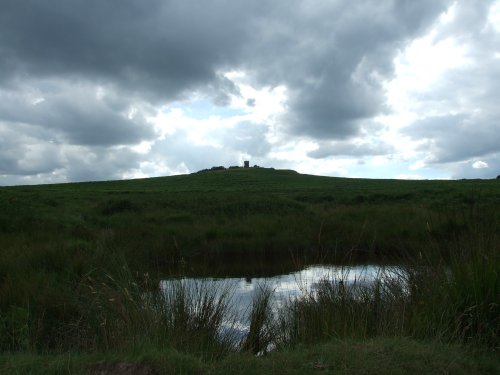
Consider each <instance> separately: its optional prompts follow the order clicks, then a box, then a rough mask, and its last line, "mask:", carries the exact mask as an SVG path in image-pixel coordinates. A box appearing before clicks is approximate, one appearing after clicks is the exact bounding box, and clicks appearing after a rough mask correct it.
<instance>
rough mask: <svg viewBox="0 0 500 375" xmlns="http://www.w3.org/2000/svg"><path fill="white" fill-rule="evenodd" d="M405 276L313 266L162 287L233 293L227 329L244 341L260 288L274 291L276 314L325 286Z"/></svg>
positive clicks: (381, 269)
mask: <svg viewBox="0 0 500 375" xmlns="http://www.w3.org/2000/svg"><path fill="white" fill-rule="evenodd" d="M400 274H401V269H400V268H399V267H398V266H382V265H373V264H372V265H366V264H363V265H350V266H345V265H343V266H338V265H337V266H336V265H309V266H306V267H304V268H303V269H301V270H299V271H295V272H289V273H284V274H280V275H277V276H272V277H249V276H246V277H219V278H215V277H182V278H171V279H166V280H163V281H162V282H161V284H160V286H161V288H162V289H163V290H166V289H167V288H168V287H169V284H171V283H179V282H180V283H181V284H182V285H183V286H185V287H186V290H188V291H189V290H191V291H192V290H199V288H200V287H201V288H208V289H207V290H214V291H217V293H218V295H220V293H222V291H227V290H230V306H231V308H232V314H231V315H232V316H233V317H234V319H232V320H231V321H227V322H226V324H225V329H226V332H227V333H231V334H233V335H235V336H238V337H240V338H243V337H245V335H246V334H247V333H248V330H249V312H250V309H251V305H252V301H253V298H254V296H255V295H256V293H257V292H258V291H259V289H260V288H264V287H267V288H270V289H271V290H272V291H273V293H272V295H271V301H270V302H271V303H270V305H271V308H272V311H274V312H276V311H278V310H279V309H280V308H283V307H284V306H285V305H286V304H287V303H288V302H290V301H293V300H294V299H297V298H301V297H305V296H307V295H310V294H311V293H312V294H314V292H315V289H316V288H317V287H318V286H319V285H320V284H321V283H323V282H328V283H339V282H341V283H342V284H343V285H346V286H349V285H354V284H355V285H370V284H371V283H373V282H374V281H375V280H380V281H384V280H387V279H392V278H397V276H398V275H400Z"/></svg>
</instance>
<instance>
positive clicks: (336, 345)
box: [0, 338, 500, 375]
mask: <svg viewBox="0 0 500 375" xmlns="http://www.w3.org/2000/svg"><path fill="white" fill-rule="evenodd" d="M127 366H128V368H129V369H130V368H133V369H135V370H136V371H137V373H140V372H139V371H143V372H142V373H143V374H148V375H149V374H193V375H198V374H207V375H208V374H210V375H216V374H283V375H285V374H287V375H288V374H289V375H293V374H317V373H326V374H345V375H348V374H457V375H458V374H464V375H465V374H467V375H474V374H492V375H493V374H498V371H499V370H500V366H499V364H498V360H497V359H496V358H495V357H494V356H492V355H489V354H485V353H477V352H474V351H471V350H469V349H464V348H462V347H459V346H456V345H444V344H440V343H437V342H433V341H426V342H421V341H415V340H411V339H408V338H376V339H369V340H364V341H359V340H345V341H339V340H334V341H330V342H327V343H322V344H313V345H307V346H303V345H300V346H297V347H294V348H290V349H286V350H282V351H278V352H273V353H271V354H270V355H268V356H266V357H255V356H253V355H251V354H248V353H236V354H232V355H229V356H227V357H225V358H224V359H222V360H220V361H216V362H206V361H203V360H200V359H199V358H198V357H196V356H193V355H190V354H184V353H179V352H178V351H176V350H173V349H165V350H156V349H151V348H145V349H143V351H141V352H135V353H134V352H125V353H123V352H116V351H115V352H108V353H92V354H88V353H87V354H84V353H65V354H55V355H32V354H29V355H26V354H11V355H5V354H4V355H0V373H2V374H23V375H24V374H33V375H39V374H40V375H41V374H43V375H53V374H68V373H71V374H86V375H88V374H98V373H99V372H98V371H105V370H107V371H113V370H114V371H115V372H114V373H115V374H120V372H119V369H120V368H121V369H124V368H127ZM101 373H106V372H101ZM107 373H113V372H107ZM121 373H122V374H123V373H126V372H125V371H123V370H122V372H121Z"/></svg>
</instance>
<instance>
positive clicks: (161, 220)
mask: <svg viewBox="0 0 500 375" xmlns="http://www.w3.org/2000/svg"><path fill="white" fill-rule="evenodd" d="M498 233H500V185H499V183H498V181H497V180H463V181H396V180H362V179H342V178H327V177H318V176H308V175H299V174H297V173H295V172H293V171H275V170H269V169H253V168H252V169H234V170H224V171H211V172H205V173H198V174H193V175H187V176H174V177H167V178H153V179H144V180H132V181H113V182H98V183H97V182H96V183H79V184H61V185H44V186H20V187H11V188H0V350H2V351H3V352H5V353H6V354H4V355H3V356H1V357H0V361H3V362H5V364H2V362H0V373H1V372H2V371H4V372H6V373H16V372H17V373H26V372H29V371H32V372H33V373H44V372H43V371H45V370H46V372H45V373H63V372H68V369H71V371H72V373H78V371H84V370H82V369H87V370H89V369H90V370H89V371H93V370H92V367H88V366H90V364H91V363H95V362H98V361H99V360H106V361H108V362H113V361H119V360H123V361H132V362H135V363H139V362H141V363H145V366H146V367H147V366H150V370H151V371H153V372H151V373H154V371H156V370H158V371H160V370H162V371H165V372H166V373H168V371H174V370H175V371H178V372H179V373H199V371H200V370H203V371H205V372H207V373H219V372H220V373H231V371H232V372H233V373H259V372H260V373H262V372H274V373H307V372H314V371H318V370H322V371H332V372H336V373H337V372H340V373H342V372H341V371H344V373H346V374H347V373H357V372H362V371H365V372H366V373H374V372H375V373H376V370H378V369H381V366H382V367H383V366H385V367H387V368H388V367H390V368H392V369H393V373H405V371H406V370H408V368H409V370H408V371H410V373H411V372H413V373H420V372H422V371H419V370H420V369H417V367H416V366H417V363H419V362H425V364H424V365H425V366H430V367H428V368H426V367H423V368H424V370H423V372H429V373H432V372H434V373H442V372H446V371H449V372H452V373H474V372H475V373H483V372H488V371H489V372H491V373H495V369H496V370H498V361H490V359H488V358H490V357H488V355H486V354H480V355H479V354H477V353H476V354H474V353H472V352H471V348H475V349H476V350H479V351H480V352H481V353H484V352H491V351H493V352H496V351H497V350H498V338H497V337H498V333H499V332H498V327H499V326H500V322H499V314H500V313H499V300H498V296H499V295H500V285H499V281H498V270H499V268H500V267H499V265H500V263H499V255H498V254H499V252H498V250H499V249H498V246H499V245H498V243H500V241H499V238H498ZM360 254H361V255H362V256H363V257H371V258H372V259H376V260H387V259H390V261H392V262H394V261H397V262H399V263H400V264H403V265H404V266H405V268H404V269H405V272H402V273H401V275H400V277H399V278H398V280H395V281H394V282H393V283H376V284H374V285H372V286H362V285H357V286H356V285H355V286H354V287H350V288H346V287H344V286H343V284H338V283H337V284H335V283H325V284H324V285H323V286H322V287H321V288H320V290H319V291H318V293H317V294H315V295H306V296H304V298H303V299H301V300H299V301H297V302H296V303H293V304H290V305H289V306H286V307H285V308H283V309H282V310H281V312H280V314H279V315H278V316H273V314H270V313H269V306H268V304H269V298H268V296H269V291H266V290H265V289H263V290H262V293H260V295H259V297H258V298H257V299H256V300H255V302H254V309H253V311H252V320H251V321H252V326H251V330H250V332H249V334H248V336H247V337H246V339H245V340H243V341H242V342H237V341H236V338H234V337H230V336H225V337H224V338H221V337H220V335H219V334H218V332H220V330H221V327H222V323H223V322H224V321H225V320H227V319H228V310H227V307H228V306H227V303H228V300H227V298H220V299H218V298H213V297H214V294H213V293H215V292H214V291H210V290H205V289H203V288H200V289H199V290H195V291H194V292H193V291H186V290H185V289H184V288H183V287H182V285H179V286H178V287H174V288H172V289H171V290H169V291H168V293H165V294H163V293H159V291H158V288H157V285H158V278H159V277H160V276H161V275H165V274H177V273H180V274H183V275H188V274H192V273H196V274H203V273H210V274H229V273H233V274H235V275H236V274H238V275H240V276H241V275H243V274H245V273H246V272H248V273H252V274H255V272H256V271H257V272H260V273H261V274H268V275H271V274H275V273H279V272H283V271H287V270H292V269H293V267H295V268H297V267H300V265H301V264H302V263H304V262H306V263H307V262H313V261H316V260H317V259H318V257H321V258H322V259H331V258H336V259H337V260H339V261H342V260H345V259H346V258H350V257H359V256H360ZM250 258H251V259H254V260H257V262H255V263H256V264H258V265H259V266H258V267H257V266H255V267H256V269H251V270H248V269H247V270H242V269H238V268H237V265H238V264H239V263H238V262H236V261H235V260H236V259H245V260H246V259H250ZM292 259H293V260H292ZM224 265H230V267H231V268H227V267H224ZM228 293H230V291H224V292H223V293H222V294H223V295H227V294H228ZM252 327H253V328H252ZM388 337H390V338H388ZM408 337H410V338H411V339H405V338H408ZM339 340H340V341H339ZM372 340H374V341H372ZM414 340H426V341H425V342H428V341H429V340H431V341H432V342H433V343H431V344H425V345H424V344H422V342H423V341H414ZM320 342H324V344H319V343H320ZM438 342H439V343H438ZM269 344H271V345H274V346H276V348H277V350H276V351H274V352H272V353H271V354H269V355H268V356H265V357H264V358H255V357H253V356H252V355H251V353H262V352H265V351H266V349H268V348H269V347H268V345H269ZM427 345H429V346H427ZM449 345H451V346H449ZM454 345H465V347H457V346H454ZM429 348H431V349H429ZM235 352H237V353H235ZM355 352H358V354H359V353H362V355H363V356H366V361H367V363H370V367H366V368H361V369H360V368H358V367H356V366H358V365H359V363H358V362H356V361H354V360H353V359H352V358H353V356H354V354H353V353H355ZM13 353H18V354H15V355H13ZM23 353H25V354H23ZM26 353H31V354H30V355H27V354H26ZM35 353H38V354H40V355H42V354H43V355H42V356H41V357H40V356H37V355H35ZM62 353H66V354H62ZM68 353H70V354H68ZM77 353H80V354H77ZM81 353H88V354H81ZM99 353H100V354H99ZM107 353H109V354H107ZM120 353H122V354H120ZM123 353H125V354H123ZM400 360H401V361H402V362H399V361H400ZM377 361H382V362H383V364H381V363H378V362H377ZM429 361H430V362H429ZM39 363H44V366H40V365H39ZM372 363H373V365H371V364H372ZM377 363H378V364H377ZM421 365H422V364H421ZM2 366H4V367H3V368H2ZM371 366H374V368H371ZM148 368H149V367H148ZM44 369H45V370H44ZM257 370H259V371H257ZM299 370H300V371H299ZM96 371H97V370H96ZM148 371H149V370H148ZM294 371H295V372H294ZM370 371H372V372H370ZM381 372H383V373H386V372H387V371H386V370H384V371H381Z"/></svg>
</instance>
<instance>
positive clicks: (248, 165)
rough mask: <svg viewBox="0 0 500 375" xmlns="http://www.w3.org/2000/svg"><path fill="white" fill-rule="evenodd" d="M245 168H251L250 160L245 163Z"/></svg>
mask: <svg viewBox="0 0 500 375" xmlns="http://www.w3.org/2000/svg"><path fill="white" fill-rule="evenodd" d="M243 168H250V162H249V161H248V160H245V161H244V162H243Z"/></svg>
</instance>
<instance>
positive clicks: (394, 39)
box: [0, 0, 500, 185]
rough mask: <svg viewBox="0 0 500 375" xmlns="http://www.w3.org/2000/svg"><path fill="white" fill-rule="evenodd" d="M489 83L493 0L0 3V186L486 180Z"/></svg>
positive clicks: (491, 149)
mask: <svg viewBox="0 0 500 375" xmlns="http://www.w3.org/2000/svg"><path fill="white" fill-rule="evenodd" d="M499 97H500V0H461V1H451V0H419V1H415V0H356V1H350V0H330V1H328V0H325V1H316V0H273V1H268V0H252V1H248V0H107V1H102V0H44V1H36V0H1V1H0V185H19V184H42V183H59V182H74V181H95V180H114V179H128V178H142V177H153V176H168V175H175V174H183V173H192V172H196V171H198V170H201V169H204V168H210V167H212V166H220V165H222V166H225V167H229V166H235V165H240V166H241V165H243V161H244V160H249V161H250V164H251V165H259V166H262V167H274V168H284V169H285V168H286V169H294V170H296V171H298V172H300V173H308V174H317V175H325V176H340V177H365V178H400V179H458V178H495V177H496V176H497V175H499V174H500V105H498V98H499ZM495 103H497V104H495Z"/></svg>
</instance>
